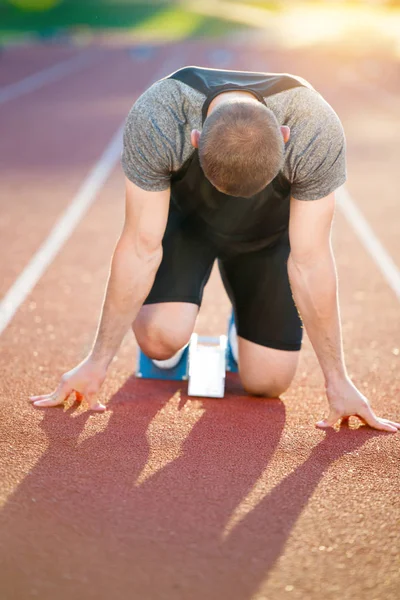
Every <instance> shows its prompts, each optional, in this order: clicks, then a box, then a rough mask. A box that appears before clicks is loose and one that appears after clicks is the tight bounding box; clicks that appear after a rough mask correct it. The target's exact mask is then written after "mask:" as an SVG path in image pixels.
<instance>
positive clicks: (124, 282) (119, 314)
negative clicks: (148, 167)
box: [91, 179, 170, 368]
mask: <svg viewBox="0 0 400 600" xmlns="http://www.w3.org/2000/svg"><path fill="white" fill-rule="evenodd" d="M169 197H170V191H169V189H167V190H164V191H162V192H147V191H144V190H142V189H140V188H139V187H137V186H136V185H135V184H134V183H132V182H131V181H129V180H128V179H126V213H125V224H124V228H123V231H122V233H121V236H120V238H119V240H118V242H117V245H116V248H115V250H114V254H113V257H112V262H111V270H110V275H109V279H108V284H107V289H106V294H105V298H104V304H103V309H102V314H101V319H100V323H99V328H98V331H97V335H96V339H95V342H94V345H93V349H92V351H91V358H92V360H93V361H95V362H96V363H99V364H101V365H102V366H103V368H107V367H108V365H109V364H110V362H111V360H112V358H113V356H114V355H115V353H116V352H117V350H118V348H119V346H120V344H121V342H122V340H123V338H124V335H125V333H126V332H127V330H128V328H129V327H130V325H131V324H132V322H133V321H134V320H135V318H136V316H137V314H138V312H139V309H140V308H141V306H142V304H143V302H144V300H145V299H146V297H147V295H148V293H149V291H150V289H151V286H152V285H153V282H154V278H155V275H156V273H157V270H158V267H159V265H160V262H161V258H162V238H163V235H164V231H165V227H166V223H167V218H168V208H169Z"/></svg>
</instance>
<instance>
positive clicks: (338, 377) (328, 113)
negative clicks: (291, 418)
mask: <svg viewBox="0 0 400 600" xmlns="http://www.w3.org/2000/svg"><path fill="white" fill-rule="evenodd" d="M122 165H123V168H124V172H125V175H126V218H125V225H124V228H123V231H122V234H121V236H120V239H119V241H118V243H117V246H116V248H115V252H114V255H113V258H112V264H111V272H110V276H109V281H108V285H107V290H106V295H105V300H104V306H103V310H102V315H101V319H100V324H99V328H98V332H97V335H96V339H95V342H94V345H93V348H92V350H91V352H90V354H89V356H88V357H87V358H86V359H85V360H84V361H83V362H82V363H81V364H79V365H78V366H77V367H75V368H74V369H73V370H72V371H70V372H69V373H67V374H66V375H64V376H63V377H62V380H61V383H60V385H59V386H58V388H57V390H56V391H55V392H53V393H52V394H49V395H47V396H39V397H34V398H33V401H34V403H35V405H36V406H55V405H57V404H61V403H62V402H63V401H64V400H65V398H66V397H67V396H68V394H70V393H71V392H72V391H76V392H78V393H79V394H80V395H83V396H85V397H86V399H87V400H88V402H89V405H90V407H91V408H92V409H93V410H104V408H105V407H104V405H102V404H101V403H100V402H99V401H98V399H97V392H98V391H99V389H100V386H101V384H102V383H103V381H104V379H105V377H106V371H107V368H108V366H109V364H110V362H111V360H112V358H113V356H114V355H115V353H116V352H117V350H118V348H119V346H120V344H121V341H122V339H123V337H124V335H125V333H126V332H127V330H128V328H129V326H130V325H131V324H132V323H133V330H134V333H135V335H136V339H137V341H138V343H139V345H140V347H141V348H142V350H143V351H144V352H145V354H147V355H148V356H150V357H151V358H152V359H154V360H156V361H159V363H158V364H159V365H160V366H163V363H164V361H170V360H171V358H172V361H173V362H176V361H177V360H179V357H180V351H181V349H182V348H183V347H184V346H185V345H186V344H187V343H188V341H189V338H190V335H191V333H192V331H193V328H194V325H195V320H196V316H197V313H198V308H199V306H200V304H201V299H202V294H203V289H204V285H205V284H206V282H207V279H208V277H209V275H210V271H211V268H212V265H213V263H214V261H215V260H216V259H218V264H219V267H220V272H221V276H222V280H223V282H224V285H225V288H226V290H227V292H228V294H229V297H230V299H231V301H232V305H233V307H234V312H235V319H236V324H237V334H238V337H237V340H238V362H239V370H240V377H241V380H242V383H243V386H244V388H245V389H246V390H247V391H248V392H249V393H250V394H256V395H262V396H266V397H277V396H279V395H280V394H282V393H283V392H284V391H285V390H286V389H287V388H288V386H289V385H290V383H291V381H292V379H293V376H294V374H295V371H296V366H297V363H298V358H299V350H300V347H301V339H302V323H301V320H300V317H299V313H300V315H301V317H302V321H303V323H304V326H305V327H306V329H307V332H308V335H309V337H310V340H311V342H312V344H313V347H314V349H315V352H316V354H317V357H318V360H319V363H320V365H321V369H322V371H323V374H324V377H325V382H326V394H327V398H328V402H329V409H330V410H329V416H328V418H327V419H325V420H324V421H321V422H319V423H318V426H320V427H328V426H333V425H334V424H335V423H336V422H337V421H338V420H339V419H340V418H346V417H348V416H350V415H358V416H359V417H360V418H361V419H362V420H364V421H365V422H366V423H368V424H369V425H370V426H371V427H374V428H376V429H383V430H386V431H393V432H395V431H397V429H398V428H399V427H400V425H399V424H396V423H393V422H391V421H388V420H386V419H382V418H378V417H377V416H376V415H375V414H374V413H373V411H372V409H371V408H370V406H369V403H368V401H367V399H366V398H365V397H364V396H363V395H362V394H361V393H360V392H359V391H358V390H357V389H356V387H355V386H354V385H353V383H352V382H351V381H350V379H349V377H348V375H347V372H346V367H345V364H344V359H343V350H342V340H341V328H340V321H339V310H338V301H337V280H336V271H335V264H334V258H333V255H332V248H331V224H332V218H333V213H334V203H335V200H334V191H335V190H336V189H337V188H338V187H339V186H340V185H342V184H343V183H344V181H345V179H346V175H345V171H346V168H345V140H344V135H343V130H342V126H341V124H340V121H339V119H338V117H337V115H336V114H335V112H334V111H333V110H332V108H331V107H330V106H329V105H328V104H327V103H326V102H325V101H324V100H323V98H322V97H321V96H320V95H319V94H318V93H317V92H316V91H315V90H314V89H313V88H312V87H311V86H310V84H308V83H307V82H306V81H305V80H303V79H301V78H299V77H294V76H291V75H285V74H265V73H249V72H234V71H221V70H213V69H204V68H200V67H187V68H184V69H180V70H179V71H177V72H176V73H173V74H172V75H170V76H168V77H166V78H165V79H162V80H161V81H158V82H157V83H155V84H154V85H153V86H151V87H150V88H149V89H148V90H147V91H146V92H145V93H144V94H143V95H142V96H141V97H140V98H139V99H138V100H137V102H136V103H135V105H134V106H133V108H132V110H131V112H130V114H129V116H128V119H127V122H126V127H125V135H124V150H123V157H122ZM292 294H293V296H292ZM295 302H296V304H295ZM296 306H297V308H296ZM298 311H299V313H298ZM171 364H172V363H171V362H166V363H164V366H165V365H171Z"/></svg>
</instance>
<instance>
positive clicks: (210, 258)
mask: <svg viewBox="0 0 400 600" xmlns="http://www.w3.org/2000/svg"><path fill="white" fill-rule="evenodd" d="M215 258H216V251H215V250H214V248H213V247H212V245H211V244H210V242H209V240H207V239H206V238H203V237H202V236H201V234H199V233H198V232H196V231H193V229H192V228H191V227H190V223H189V222H188V220H187V219H185V217H183V216H182V215H181V214H180V213H179V212H177V210H176V209H175V208H174V206H173V204H171V208H170V213H169V217H168V224H167V228H166V232H165V235H164V239H163V258H162V261H161V264H160V267H159V269H158V271H157V274H156V277H155V280H154V284H153V287H152V289H151V291H150V293H149V295H148V297H147V298H146V300H145V302H144V305H143V306H142V308H141V310H140V311H139V313H138V315H137V317H136V319H135V322H134V323H133V324H132V328H133V332H134V334H135V336H136V339H137V342H138V344H139V346H140V348H141V349H142V351H143V352H144V353H145V354H146V355H147V356H148V357H149V358H152V359H155V360H167V359H170V358H171V357H172V356H174V354H176V352H178V351H179V350H180V349H181V348H183V347H184V346H185V345H186V344H187V343H188V342H189V340H190V336H191V334H192V332H193V329H194V325H195V322H196V318H197V314H198V311H199V307H200V305H201V301H202V298H203V290H204V286H205V285H206V283H207V281H208V278H209V277H210V273H211V269H212V266H213V263H214V260H215Z"/></svg>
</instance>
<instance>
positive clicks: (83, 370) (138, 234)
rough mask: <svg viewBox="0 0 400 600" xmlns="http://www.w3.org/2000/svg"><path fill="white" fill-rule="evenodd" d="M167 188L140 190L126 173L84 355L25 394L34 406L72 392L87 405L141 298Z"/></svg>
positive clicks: (152, 267) (153, 267)
mask: <svg viewBox="0 0 400 600" xmlns="http://www.w3.org/2000/svg"><path fill="white" fill-rule="evenodd" d="M169 199H170V190H169V189H167V190H163V191H158V192H148V191H144V190H142V189H141V188H139V187H138V186H136V185H135V184H134V183H132V182H131V181H129V180H128V179H127V178H126V211H125V223H124V227H123V230H122V233H121V235H120V238H119V240H118V242H117V245H116V247H115V250H114V253H113V257H112V261H111V269H110V274H109V278H108V283H107V288H106V293H105V297H104V302H103V308H102V312H101V317H100V322H99V327H98V330H97V334H96V338H95V341H94V344H93V348H92V350H91V352H90V353H89V355H88V356H87V357H86V358H85V359H84V360H83V361H82V362H81V363H80V364H79V365H77V366H76V367H75V368H74V369H72V370H71V371H69V372H68V373H66V374H65V375H63V377H62V378H61V382H60V384H59V386H58V387H57V389H56V390H55V391H54V392H52V393H51V394H46V395H44V396H34V397H31V401H32V402H34V404H35V405H36V406H56V405H58V404H62V403H63V402H64V400H65V399H66V398H67V397H68V396H69V395H70V394H71V393H72V392H76V393H77V396H78V398H85V399H86V400H87V402H88V404H89V406H90V408H92V409H93V410H104V409H105V406H104V405H103V404H101V403H100V402H98V400H97V398H96V395H97V393H98V391H99V389H100V387H101V385H102V383H103V381H104V379H105V377H106V373H107V368H108V366H109V364H110V362H111V361H112V359H113V357H114V355H115V354H116V352H117V351H118V348H119V346H120V345H121V342H122V340H123V338H124V336H125V334H126V332H127V331H128V329H129V327H130V325H131V324H132V322H133V321H134V320H135V318H136V316H137V314H138V312H139V310H140V308H141V306H142V304H143V302H144V300H145V299H146V297H147V295H148V293H149V291H150V289H151V286H152V285H153V282H154V278H155V275H156V273H157V270H158V267H159V265H160V262H161V259H162V238H163V235H164V231H165V227H166V224H167V219H168V209H169Z"/></svg>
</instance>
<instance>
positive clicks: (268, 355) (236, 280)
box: [219, 236, 302, 397]
mask: <svg viewBox="0 0 400 600" xmlns="http://www.w3.org/2000/svg"><path fill="white" fill-rule="evenodd" d="M289 252H290V248H289V242H288V239H287V236H285V237H284V238H283V240H282V241H281V242H279V243H278V244H277V245H276V246H274V247H273V248H269V249H263V250H259V251H255V252H248V253H245V254H240V255H238V256H235V257H232V258H230V259H227V260H223V261H220V262H219V266H220V271H221V276H222V280H223V282H224V285H225V289H226V290H227V292H228V294H229V297H230V299H231V301H232V304H233V307H234V310H235V317H236V323H237V327H238V353H239V373H240V377H241V380H242V383H243V386H244V388H245V389H246V390H247V391H248V392H249V393H251V394H255V395H261V396H266V397H277V396H279V395H280V394H282V393H283V392H284V391H285V390H286V389H287V388H288V387H289V385H290V383H291V381H292V379H293V377H294V375H295V372H296V368H297V364H298V360H299V350H300V347H301V339H302V324H301V320H300V317H299V315H298V312H297V309H296V306H295V304H294V301H293V297H292V293H291V289H290V285H289V279H288V274H287V259H288V256H289Z"/></svg>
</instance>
